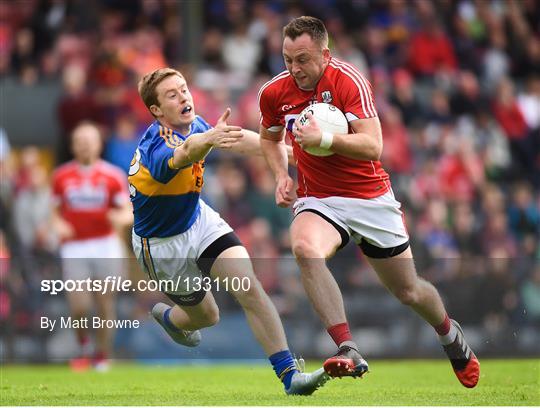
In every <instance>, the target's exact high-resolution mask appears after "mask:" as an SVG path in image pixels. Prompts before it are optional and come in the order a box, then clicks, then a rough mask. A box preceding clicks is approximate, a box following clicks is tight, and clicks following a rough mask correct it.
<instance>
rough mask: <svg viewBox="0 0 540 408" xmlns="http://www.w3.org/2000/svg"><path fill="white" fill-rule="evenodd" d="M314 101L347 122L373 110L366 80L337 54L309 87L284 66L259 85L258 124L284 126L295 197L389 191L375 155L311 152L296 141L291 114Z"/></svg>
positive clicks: (362, 195)
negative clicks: (335, 110) (295, 170)
mask: <svg viewBox="0 0 540 408" xmlns="http://www.w3.org/2000/svg"><path fill="white" fill-rule="evenodd" d="M317 102H326V103H331V104H332V105H334V106H336V107H337V108H339V109H340V110H341V111H342V112H343V113H344V114H345V116H346V117H347V120H348V121H349V122H351V121H353V120H357V119H366V118H373V117H376V116H377V110H376V109H375V104H374V102H373V93H372V90H371V84H370V83H369V81H368V80H367V79H366V78H365V77H364V76H363V75H362V74H361V73H360V72H359V71H358V70H357V69H356V68H354V67H353V66H352V65H350V64H347V63H345V62H342V61H340V60H338V59H336V58H331V59H330V63H329V65H328V67H326V69H325V71H324V73H323V76H322V77H321V79H320V80H319V83H318V84H317V87H316V88H315V89H314V90H312V91H303V90H301V89H300V88H298V86H297V85H296V82H295V81H294V78H293V77H292V76H291V75H290V74H289V72H288V71H284V72H282V73H281V74H279V75H276V76H275V77H274V78H273V79H272V80H270V81H268V82H267V83H266V84H264V85H263V87H262V88H261V90H260V92H259V108H260V111H261V125H262V126H263V127H264V128H266V129H268V130H270V131H273V132H278V131H281V130H282V129H283V128H284V127H285V129H286V133H287V135H288V136H289V138H290V139H291V141H292V146H293V153H294V157H295V159H296V162H297V166H298V190H297V194H298V197H317V198H325V197H349V198H363V199H370V198H374V197H379V196H381V195H383V194H385V193H386V192H387V191H389V190H390V180H389V177H388V174H387V173H386V171H384V169H383V168H382V166H381V163H380V162H379V161H366V160H355V159H351V158H348V157H345V156H342V155H339V154H333V155H331V156H326V157H320V156H313V155H311V154H309V153H307V152H306V151H304V150H303V149H302V148H301V147H300V146H299V145H298V143H296V141H295V140H294V136H293V134H292V125H293V123H294V121H295V119H296V118H297V117H298V115H299V114H300V112H302V110H303V109H304V108H305V107H307V106H308V105H310V104H313V103H317ZM349 133H351V128H350V126H349Z"/></svg>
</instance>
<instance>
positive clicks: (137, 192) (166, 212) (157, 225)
mask: <svg viewBox="0 0 540 408" xmlns="http://www.w3.org/2000/svg"><path fill="white" fill-rule="evenodd" d="M211 128H212V127H211V126H210V125H209V124H208V123H206V122H205V120H204V119H202V118H201V117H200V116H196V117H195V120H194V121H193V123H192V124H191V128H190V132H189V133H188V134H187V135H185V136H183V135H181V134H180V133H178V132H176V131H174V130H172V129H169V128H166V127H164V126H162V125H161V124H160V123H159V122H158V121H155V122H154V123H152V124H151V125H150V126H149V127H148V129H147V130H146V132H145V134H144V136H143V137H142V138H141V140H140V142H139V146H138V147H137V150H136V151H135V155H134V156H133V159H132V160H131V165H130V169H129V176H128V181H129V192H130V196H131V202H132V203H133V212H134V215H135V224H134V229H135V233H136V234H137V235H139V236H141V237H144V238H151V237H160V238H163V237H170V236H172V235H177V234H181V233H182V232H185V231H187V230H188V229H189V228H190V227H191V226H192V225H193V223H194V222H195V220H196V219H197V217H198V215H199V212H200V208H199V196H200V193H201V189H202V186H203V173H204V160H201V161H199V162H196V163H192V164H189V165H187V166H185V167H183V168H181V169H174V168H173V155H174V150H175V149H176V148H177V147H178V146H181V145H182V143H184V141H185V140H186V139H187V138H188V137H190V136H191V135H194V134H196V133H204V132H206V131H207V130H209V129H211ZM195 137H197V136H195Z"/></svg>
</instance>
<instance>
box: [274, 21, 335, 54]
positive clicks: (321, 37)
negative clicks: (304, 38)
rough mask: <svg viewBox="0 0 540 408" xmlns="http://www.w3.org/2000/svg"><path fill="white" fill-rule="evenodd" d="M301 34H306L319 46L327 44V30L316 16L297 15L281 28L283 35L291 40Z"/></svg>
mask: <svg viewBox="0 0 540 408" xmlns="http://www.w3.org/2000/svg"><path fill="white" fill-rule="evenodd" d="M302 34H308V35H309V36H310V37H311V39H312V40H313V41H315V42H316V43H318V44H319V45H320V46H321V47H326V46H327V45H328V31H326V27H325V26H324V23H323V22H322V21H321V20H319V19H318V18H316V17H310V16H302V17H297V18H295V19H294V20H292V21H291V22H290V23H289V24H287V25H286V26H285V27H284V28H283V37H289V38H290V39H291V40H295V39H296V38H297V37H300V36H301V35H302Z"/></svg>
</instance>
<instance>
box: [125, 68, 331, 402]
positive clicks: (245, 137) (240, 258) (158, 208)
mask: <svg viewBox="0 0 540 408" xmlns="http://www.w3.org/2000/svg"><path fill="white" fill-rule="evenodd" d="M139 94H140V95H141V98H142V100H143V101H144V103H145V105H146V106H147V107H148V109H149V110H150V112H151V113H152V115H153V116H154V118H155V119H156V120H155V122H154V123H152V124H151V125H150V126H149V127H148V129H147V130H146V132H145V134H144V135H143V136H142V138H141V140H140V142H139V146H138V148H137V150H136V153H135V156H134V158H133V160H132V162H131V168H130V171H129V189H130V195H131V200H132V203H133V209H134V215H135V223H134V228H133V249H134V251H135V255H136V256H137V259H138V260H139V262H140V263H141V265H142V266H143V268H144V270H145V271H146V273H147V274H148V275H149V277H150V278H151V279H154V280H156V281H161V282H165V281H167V282H172V283H173V284H174V285H173V286H174V287H170V286H169V287H167V288H166V289H164V293H165V294H166V295H167V296H168V297H169V299H171V301H172V302H174V304H175V305H174V306H173V307H169V306H168V305H166V304H165V303H158V304H157V305H155V306H154V308H153V309H152V315H153V316H154V318H155V319H156V320H157V322H158V323H159V324H160V325H161V326H163V328H164V329H165V330H166V331H167V333H168V334H169V335H170V336H171V338H172V339H173V340H175V341H176V342H177V343H180V344H183V345H186V346H190V347H193V346H196V345H198V344H199V342H200V340H201V334H200V331H199V330H198V329H201V328H204V327H209V326H213V325H215V324H216V323H217V322H218V320H219V310H218V307H217V305H216V302H215V300H214V297H213V295H212V292H211V291H210V290H208V289H209V288H207V287H202V288H201V287H200V282H201V277H206V276H207V277H210V278H211V279H212V280H213V279H216V278H217V279H220V280H232V279H237V280H239V281H241V282H244V283H245V285H244V286H243V287H242V288H239V290H235V291H231V292H232V294H233V296H234V297H235V298H236V299H237V300H238V302H239V303H240V305H241V306H242V308H243V309H244V312H245V314H246V318H247V320H248V323H249V325H250V327H251V329H252V331H253V333H254V335H255V337H256V338H257V340H258V341H259V343H260V344H261V346H262V348H263V350H264V352H265V353H266V355H267V356H268V357H269V360H270V362H271V363H272V366H273V368H274V370H275V372H276V374H277V376H278V378H280V380H281V381H282V382H283V384H284V387H285V392H286V393H287V394H298V395H308V394H311V393H313V392H314V391H315V390H316V389H317V388H318V387H319V386H321V385H323V384H324V383H325V382H326V381H327V379H328V376H327V375H326V374H325V373H324V370H323V369H322V368H321V369H319V370H317V371H315V372H313V373H303V372H301V371H302V370H301V369H300V367H299V365H298V364H297V362H296V361H295V360H294V359H293V357H292V355H291V352H290V351H289V349H288V346H287V340H286V338H285V333H284V330H283V326H282V323H281V320H280V318H279V315H278V313H277V311H276V309H275V307H274V305H273V303H272V302H271V300H270V298H269V297H268V295H267V294H266V293H265V292H264V290H263V288H262V286H261V284H260V282H259V281H258V279H257V278H256V277H255V274H254V272H253V268H252V265H251V261H250V260H249V255H248V253H247V251H246V249H245V248H244V247H243V246H242V244H241V243H240V241H239V240H238V238H237V236H236V235H235V233H234V232H233V230H232V229H231V227H230V226H229V225H228V224H227V223H226V222H225V221H224V220H223V219H222V218H221V217H220V215H219V214H218V213H217V212H215V211H214V210H212V209H211V208H210V207H209V206H208V205H206V204H205V203H204V201H203V200H202V199H201V198H200V193H201V189H202V187H203V173H204V158H205V156H206V155H207V154H208V153H209V152H210V150H211V149H212V148H219V149H224V150H231V151H236V152H241V153H246V154H261V153H260V146H259V138H258V134H256V133H254V132H251V131H248V130H244V129H241V128H240V127H238V126H231V125H228V124H227V118H228V117H229V115H230V109H227V110H226V111H225V113H224V114H223V115H222V116H221V118H220V119H219V120H218V122H217V124H216V126H215V127H212V126H210V125H209V124H208V123H206V121H205V120H204V119H203V118H201V117H200V116H197V115H196V114H195V107H194V104H193V98H192V96H191V94H190V92H189V88H188V86H187V83H186V81H185V79H184V77H183V76H182V74H181V73H180V72H178V71H176V70H174V69H171V68H162V69H158V70H156V71H154V72H152V73H150V74H148V75H146V76H145V77H144V78H143V79H142V80H141V82H140V83H139ZM231 286H232V285H231Z"/></svg>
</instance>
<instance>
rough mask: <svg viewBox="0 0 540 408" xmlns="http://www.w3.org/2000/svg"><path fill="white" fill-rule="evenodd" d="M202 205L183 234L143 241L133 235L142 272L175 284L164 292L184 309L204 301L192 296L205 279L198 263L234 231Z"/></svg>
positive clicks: (215, 213)
mask: <svg viewBox="0 0 540 408" xmlns="http://www.w3.org/2000/svg"><path fill="white" fill-rule="evenodd" d="M199 204H200V206H201V213H200V214H199V216H198V217H197V220H196V221H195V223H194V224H193V225H192V226H191V228H190V229H188V230H187V231H186V232H183V233H182V234H178V235H174V236H172V237H166V238H142V237H140V236H138V235H137V234H135V232H133V234H132V243H133V251H134V252H135V256H136V257H137V260H138V261H139V264H140V265H141V267H142V268H143V270H144V271H145V272H146V273H147V274H148V276H149V277H150V279H153V280H156V281H168V282H172V287H165V286H163V288H164V289H166V290H162V291H163V292H165V294H167V295H175V296H177V297H178V298H179V300H180V301H181V302H182V304H184V305H193V304H197V303H198V302H197V300H199V301H200V300H202V298H200V299H197V298H196V297H194V296H192V295H193V293H194V292H195V290H194V286H197V285H196V284H195V283H196V282H197V279H200V278H201V276H202V273H201V270H200V269H199V266H198V264H197V260H198V259H199V258H200V256H201V255H202V254H203V252H204V251H205V250H206V249H207V248H208V247H209V246H210V245H211V244H212V243H214V242H215V241H216V240H217V239H218V238H220V237H222V236H224V235H227V234H228V233H230V232H232V231H233V229H232V228H231V227H230V226H229V224H227V223H226V222H225V221H224V220H223V219H222V218H221V217H220V215H219V214H218V213H217V212H216V211H214V210H213V209H212V208H210V207H209V206H208V205H206V204H205V203H204V201H202V200H199ZM169 297H170V296H169ZM203 297H204V296H203ZM171 299H173V298H172V297H171ZM173 300H175V301H176V299H173Z"/></svg>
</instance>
